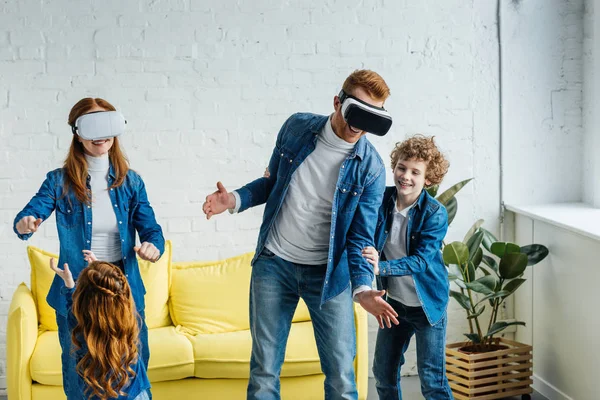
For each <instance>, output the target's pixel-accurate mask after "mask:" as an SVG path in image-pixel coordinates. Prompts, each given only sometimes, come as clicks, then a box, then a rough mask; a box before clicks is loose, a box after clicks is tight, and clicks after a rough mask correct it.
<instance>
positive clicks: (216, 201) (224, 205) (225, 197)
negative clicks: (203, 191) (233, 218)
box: [202, 182, 235, 219]
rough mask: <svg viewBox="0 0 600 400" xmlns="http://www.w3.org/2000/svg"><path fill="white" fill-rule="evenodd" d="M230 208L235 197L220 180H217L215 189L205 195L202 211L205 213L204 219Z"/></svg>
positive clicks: (233, 203) (233, 205) (233, 204)
mask: <svg viewBox="0 0 600 400" xmlns="http://www.w3.org/2000/svg"><path fill="white" fill-rule="evenodd" d="M230 208H235V197H234V195H233V194H232V193H229V192H228V191H227V189H225V186H223V184H222V183H221V182H217V191H216V192H214V193H213V194H209V195H208V196H206V201H205V202H204V204H203V205H202V211H204V214H206V219H210V217H212V216H213V215H216V214H221V213H222V212H223V211H225V210H228V209H230Z"/></svg>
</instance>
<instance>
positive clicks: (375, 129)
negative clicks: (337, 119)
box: [338, 89, 392, 136]
mask: <svg viewBox="0 0 600 400" xmlns="http://www.w3.org/2000/svg"><path fill="white" fill-rule="evenodd" d="M338 97H339V98H340V101H341V102H342V116H343V117H344V120H345V121H346V122H347V123H348V125H350V126H352V127H353V128H357V129H360V130H362V131H365V132H369V133H372V134H374V135H377V136H384V135H385V134H386V133H388V131H389V130H390V127H391V126H392V116H391V115H390V113H388V112H387V111H386V110H385V108H383V107H376V106H373V105H371V104H368V103H365V102H364V101H362V100H359V99H357V98H356V97H354V96H351V95H349V94H347V93H346V92H344V90H343V89H342V90H341V91H340V94H339V95H338Z"/></svg>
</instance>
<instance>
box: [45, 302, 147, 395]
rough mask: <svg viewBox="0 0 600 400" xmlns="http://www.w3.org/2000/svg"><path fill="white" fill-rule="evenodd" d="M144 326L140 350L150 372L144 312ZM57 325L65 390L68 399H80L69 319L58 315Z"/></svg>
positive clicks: (142, 327) (141, 314) (141, 328)
mask: <svg viewBox="0 0 600 400" xmlns="http://www.w3.org/2000/svg"><path fill="white" fill-rule="evenodd" d="M140 317H141V321H142V324H141V326H140V342H141V344H142V348H141V349H140V351H141V353H142V354H141V355H142V360H144V366H145V368H146V371H147V370H148V360H149V359H150V349H149V348H148V327H147V326H146V320H145V318H144V312H143V311H142V312H141V313H140ZM56 324H57V325H58V341H59V342H60V347H61V349H62V353H61V361H62V376H63V390H64V392H65V395H66V396H67V399H80V398H81V393H78V392H79V386H78V379H79V377H78V375H77V370H76V369H75V367H76V365H77V361H76V360H75V357H74V354H71V349H72V348H73V344H72V341H71V331H70V330H69V325H68V323H67V317H65V316H63V315H60V314H58V313H56ZM148 395H149V397H150V399H152V393H151V392H150V390H148Z"/></svg>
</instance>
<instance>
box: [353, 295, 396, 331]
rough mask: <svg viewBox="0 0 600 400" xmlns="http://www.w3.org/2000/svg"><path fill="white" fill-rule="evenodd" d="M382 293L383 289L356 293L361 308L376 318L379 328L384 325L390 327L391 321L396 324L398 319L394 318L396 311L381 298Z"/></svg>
mask: <svg viewBox="0 0 600 400" xmlns="http://www.w3.org/2000/svg"><path fill="white" fill-rule="evenodd" d="M384 294H385V290H365V291H364V292H360V293H358V294H357V295H356V300H358V302H359V303H360V305H361V306H362V308H364V309H365V310H367V312H369V313H371V314H373V315H374V316H375V318H377V322H378V323H379V327H380V328H381V329H383V328H384V327H385V326H387V327H388V328H391V327H392V323H393V324H394V325H398V319H397V318H396V317H397V316H398V313H397V312H396V311H394V309H393V308H392V306H391V305H390V304H389V303H388V302H387V301H385V300H384V299H383V297H382V296H383V295H384ZM384 324H385V326H384Z"/></svg>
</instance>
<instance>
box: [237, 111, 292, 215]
mask: <svg viewBox="0 0 600 400" xmlns="http://www.w3.org/2000/svg"><path fill="white" fill-rule="evenodd" d="M293 117H294V116H293V115H292V116H291V117H290V118H288V119H287V121H285V123H284V124H283V125H282V126H281V129H279V133H278V134H277V141H276V142H275V148H274V149H273V152H272V153H271V158H270V160H269V166H268V168H267V170H268V171H269V173H268V174H264V175H263V176H262V177H260V178H258V179H256V180H254V181H252V182H250V183H248V184H247V185H245V186H243V187H241V188H239V189H237V190H236V192H237V194H238V196H239V200H240V204H236V210H237V212H242V211H245V210H247V209H248V208H250V207H254V206H258V205H261V204H264V203H266V202H267V199H268V198H269V195H270V194H271V190H273V187H274V186H275V182H277V173H278V171H279V163H280V162H281V158H282V157H281V147H282V143H283V136H284V135H285V133H286V131H287V129H288V125H289V122H290V120H291V119H292V118H293ZM236 200H237V197H236Z"/></svg>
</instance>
